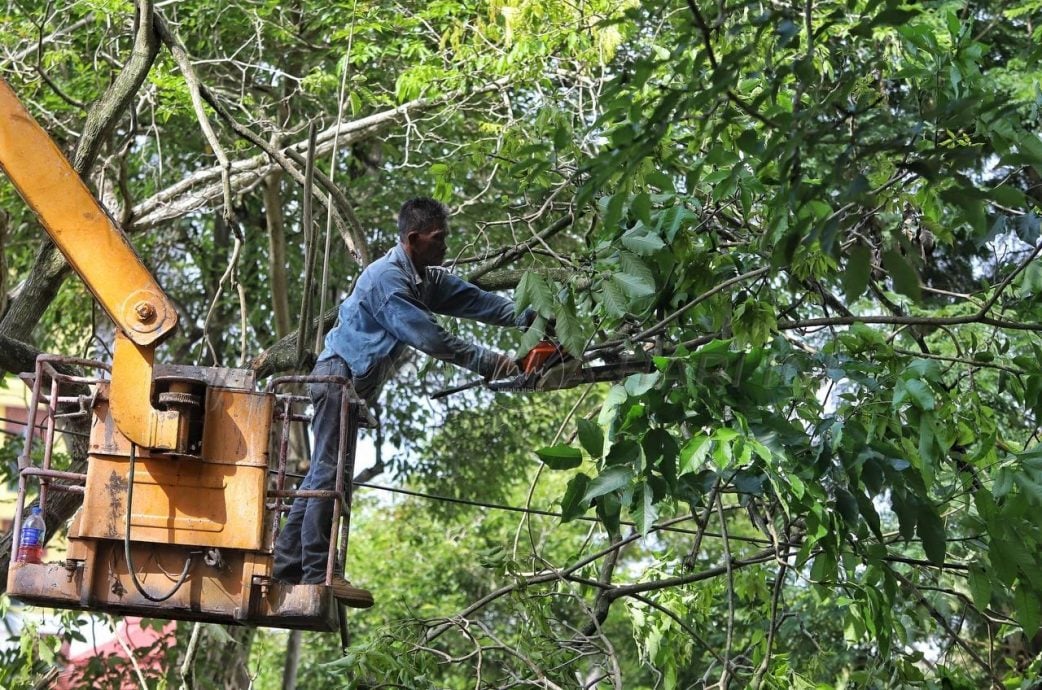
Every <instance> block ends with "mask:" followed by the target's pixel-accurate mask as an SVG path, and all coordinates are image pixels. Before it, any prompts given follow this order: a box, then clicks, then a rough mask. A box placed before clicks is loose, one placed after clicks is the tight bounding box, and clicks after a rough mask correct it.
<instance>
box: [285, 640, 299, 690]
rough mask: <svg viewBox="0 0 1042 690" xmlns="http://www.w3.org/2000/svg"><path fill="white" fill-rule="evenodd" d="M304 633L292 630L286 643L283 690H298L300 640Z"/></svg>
mask: <svg viewBox="0 0 1042 690" xmlns="http://www.w3.org/2000/svg"><path fill="white" fill-rule="evenodd" d="M303 636H304V635H303V633H302V632H300V631H299V630H291V631H290V633H289V640H288V641H287V642H286V664H285V665H284V666H283V667H282V690H297V665H298V664H299V663H300V640H301V638H302V637H303Z"/></svg>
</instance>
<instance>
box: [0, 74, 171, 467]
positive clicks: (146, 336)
mask: <svg viewBox="0 0 1042 690" xmlns="http://www.w3.org/2000/svg"><path fill="white" fill-rule="evenodd" d="M0 168H3V170H4V172H5V173H6V174H7V176H8V178H9V179H10V180H11V182H12V183H13V184H14V186H15V188H16V189H17V190H18V193H19V194H21V195H22V198H24V199H25V201H26V203H27V204H28V205H29V206H30V207H31V208H32V209H33V211H35V212H36V215H37V216H38V217H39V219H40V222H41V223H42V224H43V227H44V229H45V230H46V231H47V234H48V235H49V236H50V238H51V239H52V240H53V241H54V243H55V245H57V247H58V249H59V250H61V252H62V254H63V255H64V256H65V258H66V259H68V261H69V264H70V265H71V266H72V268H73V269H74V270H75V271H76V273H78V274H79V276H80V278H82V279H83V282H84V283H85V284H86V285H87V288H88V289H89V290H90V291H91V292H92V293H94V296H95V297H96V298H97V300H98V302H99V303H100V304H101V306H102V308H103V309H104V310H105V311H106V313H108V315H109V317H111V319H112V321H113V322H114V323H115V324H116V326H117V333H116V344H115V351H114V354H113V360H112V387H111V392H110V396H111V397H110V409H111V413H112V417H113V419H114V421H115V422H116V425H117V426H118V427H119V430H120V431H121V432H123V434H124V435H125V436H126V437H127V438H128V439H130V440H131V441H133V442H134V443H136V444H138V445H139V446H142V447H144V448H149V449H153V450H157V451H171V452H185V451H186V447H185V446H186V444H187V426H188V424H187V421H186V420H185V419H184V414H183V412H181V411H179V410H177V409H172V410H160V409H157V408H156V407H155V405H154V401H153V382H152V369H153V360H154V354H155V347H156V345H158V344H159V343H160V342H161V341H162V340H163V339H164V338H166V337H167V336H168V335H170V334H171V333H172V332H173V330H174V329H175V328H176V327H177V311H176V310H175V309H174V305H173V304H172V303H171V301H170V299H169V298H168V297H167V296H166V294H165V293H164V292H163V290H162V288H160V287H159V284H158V283H156V281H155V279H154V278H153V277H152V274H151V273H150V272H149V270H148V269H147V268H146V267H145V265H144V264H143V263H141V259H140V258H138V256H137V254H136V253H135V252H134V249H133V247H131V245H130V243H129V242H128V241H127V238H126V236H125V235H124V234H123V231H122V230H120V228H119V227H118V226H117V225H116V223H115V222H114V221H113V220H112V218H110V217H109V215H108V214H107V213H106V212H105V209H103V208H102V207H101V205H100V204H99V203H98V202H97V200H95V198H94V196H93V195H92V194H91V193H90V190H88V189H87V185H86V184H84V182H83V180H82V179H80V176H79V175H78V174H76V171H75V170H74V169H73V167H72V165H70V164H69V161H68V160H67V159H66V158H65V156H64V155H63V154H62V152H61V151H60V150H59V149H58V147H57V146H56V145H55V143H54V142H53V141H52V140H51V138H50V136H48V134H47V133H46V132H45V131H44V130H43V128H42V127H40V125H39V123H37V122H36V120H35V119H34V118H33V116H32V115H30V114H29V112H28V111H27V110H26V109H25V107H24V106H23V105H22V103H21V101H19V100H18V97H17V96H15V94H14V92H13V91H12V90H11V87H10V86H8V84H7V82H6V81H4V80H3V79H2V78H0Z"/></svg>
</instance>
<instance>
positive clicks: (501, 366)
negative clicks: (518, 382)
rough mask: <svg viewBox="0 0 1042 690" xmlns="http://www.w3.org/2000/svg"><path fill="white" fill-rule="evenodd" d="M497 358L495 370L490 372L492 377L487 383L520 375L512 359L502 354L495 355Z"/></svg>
mask: <svg viewBox="0 0 1042 690" xmlns="http://www.w3.org/2000/svg"><path fill="white" fill-rule="evenodd" d="M497 357H498V360H497V361H496V368H495V370H494V371H493V372H492V376H490V377H489V379H488V380H489V381H499V380H502V379H509V378H511V377H514V376H517V375H518V374H520V373H521V369H520V368H519V367H518V366H517V362H515V361H514V360H513V359H511V358H510V357H507V356H506V355H503V354H500V355H497Z"/></svg>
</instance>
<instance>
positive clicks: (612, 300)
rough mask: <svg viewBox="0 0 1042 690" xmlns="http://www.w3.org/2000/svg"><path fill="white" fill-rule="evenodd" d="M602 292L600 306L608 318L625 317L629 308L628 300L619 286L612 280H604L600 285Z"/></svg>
mask: <svg viewBox="0 0 1042 690" xmlns="http://www.w3.org/2000/svg"><path fill="white" fill-rule="evenodd" d="M602 285H603V288H604V292H603V293H601V305H602V306H603V307H604V311H606V312H608V314H609V315H610V316H625V315H626V311H627V308H628V306H629V300H628V299H626V294H625V293H624V292H623V290H622V288H621V287H619V284H618V283H617V282H616V281H614V280H606V281H604V283H603V284H602Z"/></svg>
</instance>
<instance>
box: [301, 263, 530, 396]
mask: <svg viewBox="0 0 1042 690" xmlns="http://www.w3.org/2000/svg"><path fill="white" fill-rule="evenodd" d="M434 314H445V315H448V316H459V317H464V318H468V319H474V320H476V321H482V322H484V323H490V324H494V325H496V326H517V327H519V328H520V327H524V326H526V325H528V324H529V323H530V322H531V321H532V316H533V314H532V313H531V310H527V311H525V312H524V313H522V314H521V315H519V316H515V314H514V302H513V301H512V300H510V299H508V298H506V297H503V296H501V295H496V294H493V293H490V292H485V291H484V290H482V289H481V288H479V287H477V286H476V285H472V284H470V283H468V282H466V281H464V280H462V279H461V278H459V277H457V276H455V275H453V274H451V273H449V272H448V271H447V270H446V269H444V268H440V267H429V268H427V269H426V271H424V275H422V276H421V275H419V274H417V272H416V269H415V268H414V267H413V264H412V260H411V259H410V258H409V255H408V254H406V252H405V248H404V247H403V246H402V245H401V244H398V245H395V247H394V248H393V249H392V250H391V251H389V252H387V254H386V255H384V256H383V257H381V258H379V259H377V260H376V261H374V262H373V263H372V264H370V265H369V266H367V267H366V269H365V270H364V271H362V275H361V276H359V278H358V283H357V284H356V285H355V289H354V291H352V292H351V294H350V296H348V298H347V299H345V300H344V301H343V302H342V303H341V304H340V310H339V313H338V314H337V321H336V325H334V326H333V329H332V330H331V331H329V333H327V334H326V340H325V349H323V350H322V353H321V354H320V355H319V360H320V361H321V360H324V359H329V358H330V357H332V356H333V355H339V356H340V357H342V358H343V359H344V361H346V362H347V365H348V366H349V367H350V368H351V373H352V375H353V377H354V379H355V388H356V389H357V391H358V393H359V394H360V395H362V396H363V397H366V398H368V397H371V396H373V395H374V394H375V393H376V392H378V391H379V388H380V386H381V385H382V384H383V383H384V382H385V381H386V380H387V379H389V378H390V377H391V376H392V375H393V374H394V372H395V370H396V369H397V366H398V364H399V363H400V362H401V360H402V358H403V355H404V354H405V348H406V346H409V347H414V348H416V349H417V350H420V351H422V352H425V353H427V354H428V355H430V356H431V357H435V358H437V359H440V360H444V361H446V362H452V363H453V364H456V365H459V366H461V367H464V368H466V369H470V370H471V371H475V372H477V373H479V374H481V375H482V376H490V375H491V374H492V373H493V372H494V370H495V367H496V364H497V363H498V361H497V355H496V353H495V352H493V351H492V350H489V349H487V348H484V347H481V346H480V345H475V344H473V343H468V342H466V341H465V340H462V339H460V338H457V337H456V336H454V335H452V334H451V333H449V332H448V331H446V330H445V329H444V328H442V327H441V325H440V324H439V323H438V322H437V320H436V319H435V318H434Z"/></svg>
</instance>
